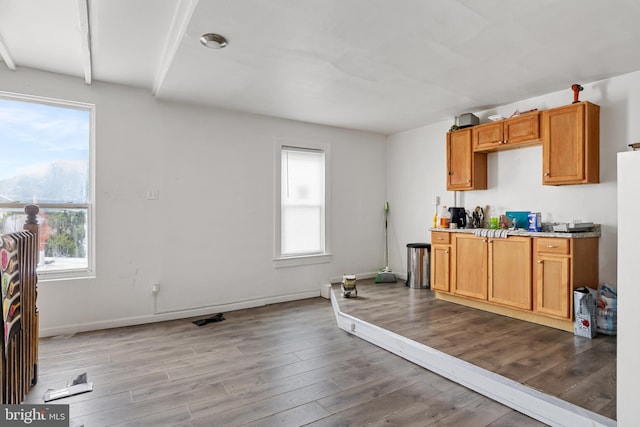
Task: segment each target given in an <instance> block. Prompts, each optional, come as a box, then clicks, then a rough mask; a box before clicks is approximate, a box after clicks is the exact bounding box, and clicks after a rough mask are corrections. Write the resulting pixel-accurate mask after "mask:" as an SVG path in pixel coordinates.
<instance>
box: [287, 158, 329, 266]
mask: <svg viewBox="0 0 640 427" xmlns="http://www.w3.org/2000/svg"><path fill="white" fill-rule="evenodd" d="M279 150H280V158H279V178H280V179H279V181H280V192H279V204H278V207H279V224H278V225H279V227H276V228H279V230H277V233H278V236H277V237H279V239H277V240H278V242H279V247H278V248H277V252H278V254H277V258H280V259H286V258H306V259H307V261H309V259H310V258H313V257H316V258H317V260H316V261H315V262H326V260H323V257H326V256H327V255H328V253H327V252H328V251H327V238H326V236H327V224H328V222H327V215H326V211H327V177H326V173H325V171H326V168H327V149H326V148H308V147H299V146H290V145H281V146H280V147H279Z"/></svg>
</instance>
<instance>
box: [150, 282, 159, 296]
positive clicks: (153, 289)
mask: <svg viewBox="0 0 640 427" xmlns="http://www.w3.org/2000/svg"><path fill="white" fill-rule="evenodd" d="M158 292H160V284H159V283H154V284H153V285H151V293H152V294H153V295H156V294H157V293H158Z"/></svg>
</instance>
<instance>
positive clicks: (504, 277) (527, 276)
mask: <svg viewBox="0 0 640 427" xmlns="http://www.w3.org/2000/svg"><path fill="white" fill-rule="evenodd" d="M488 279H489V280H488V281H489V297H488V299H489V301H492V302H495V303H498V304H503V305H507V306H510V307H516V308H522V309H525V310H531V300H532V298H531V295H532V286H531V239H530V238H528V237H509V238H507V239H489V278H488Z"/></svg>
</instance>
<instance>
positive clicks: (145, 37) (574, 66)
mask: <svg viewBox="0 0 640 427" xmlns="http://www.w3.org/2000/svg"><path fill="white" fill-rule="evenodd" d="M639 21H640V2H639V1H637V0H616V1H606V0H562V1H560V0H535V1H532V0H482V1H479V0H199V1H198V0H55V1H52V0H0V57H1V58H2V59H3V60H4V64H2V63H0V66H7V67H9V68H10V69H14V70H15V71H14V72H16V73H20V72H21V71H20V69H21V68H22V67H25V68H33V69H38V70H44V71H50V72H54V73H60V74H66V75H70V76H74V77H77V78H78V79H79V83H78V84H92V83H93V82H94V81H104V82H110V83H118V84H124V85H132V86H137V87H141V88H144V89H146V90H148V91H149V94H150V96H156V97H157V98H158V99H162V100H176V101H181V102H189V103H196V104H205V105H213V106H219V107H224V108H229V109H234V110H241V111H247V112H252V113H258V114H265V115H270V116H276V117H283V118H288V119H295V120H302V121H306V122H312V123H321V124H326V125H332V126H340V127H346V128H354V129H363V130H370V131H375V132H381V133H387V134H388V133H393V132H397V131H401V130H406V129H411V128H415V127H418V126H422V125H425V124H429V123H433V122H437V121H441V120H447V119H453V117H455V116H457V115H459V114H461V113H465V112H473V111H479V110H483V109H487V108H491V107H494V106H498V105H504V104H508V103H511V102H514V101H517V100H521V99H526V98H530V97H534V96H538V95H542V94H545V93H549V92H554V91H558V90H564V89H566V90H567V91H568V95H567V98H568V99H570V97H571V96H572V95H571V92H570V86H571V84H573V83H588V82H593V81H597V80H600V79H604V78H608V77H612V76H616V75H620V74H625V73H628V72H631V71H637V70H640V55H639V54H638V44H639V43H640V25H639V24H638V22H639ZM208 32H215V33H220V34H222V35H224V36H225V37H226V38H227V39H228V40H229V45H228V46H227V47H226V48H225V49H221V50H213V49H207V48H205V47H203V46H202V45H201V44H200V43H199V37H200V36H201V35H202V34H203V33H208ZM85 82H86V83H85ZM0 89H2V83H1V82H0Z"/></svg>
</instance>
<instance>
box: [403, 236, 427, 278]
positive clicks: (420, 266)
mask: <svg viewBox="0 0 640 427" xmlns="http://www.w3.org/2000/svg"><path fill="white" fill-rule="evenodd" d="M430 256H431V244H430V243H408V244H407V281H406V284H407V286H409V287H410V288H428V287H429V258H430Z"/></svg>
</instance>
